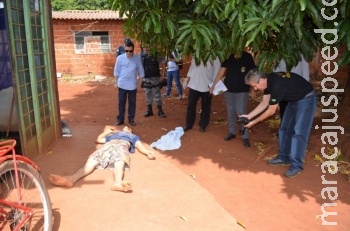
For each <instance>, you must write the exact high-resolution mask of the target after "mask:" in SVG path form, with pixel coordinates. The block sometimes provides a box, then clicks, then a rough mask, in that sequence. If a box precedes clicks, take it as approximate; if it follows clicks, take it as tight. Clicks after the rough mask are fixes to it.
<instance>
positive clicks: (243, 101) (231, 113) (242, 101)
mask: <svg viewBox="0 0 350 231" xmlns="http://www.w3.org/2000/svg"><path fill="white" fill-rule="evenodd" d="M224 96H225V101H226V108H227V119H228V131H229V133H232V134H236V120H237V116H240V115H245V114H247V103H248V98H249V93H248V92H239V93H233V92H228V91H225V92H224ZM248 137H249V129H245V131H244V134H243V136H242V138H243V139H245V138H247V139H248Z"/></svg>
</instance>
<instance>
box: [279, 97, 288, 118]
mask: <svg viewBox="0 0 350 231" xmlns="http://www.w3.org/2000/svg"><path fill="white" fill-rule="evenodd" d="M287 105H288V102H286V101H281V102H280V103H279V107H280V119H281V123H282V119H283V115H284V112H285V111H286V108H287Z"/></svg>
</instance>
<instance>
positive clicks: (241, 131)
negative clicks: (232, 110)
mask: <svg viewBox="0 0 350 231" xmlns="http://www.w3.org/2000/svg"><path fill="white" fill-rule="evenodd" d="M237 122H238V123H239V126H240V127H239V134H240V135H241V136H242V135H243V134H244V132H245V130H246V129H247V128H246V127H244V126H245V125H247V124H249V122H250V121H249V119H248V118H247V117H239V118H238V121H237Z"/></svg>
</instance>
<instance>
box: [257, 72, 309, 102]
mask: <svg viewBox="0 0 350 231" xmlns="http://www.w3.org/2000/svg"><path fill="white" fill-rule="evenodd" d="M313 90H314V88H313V86H312V84H311V83H310V82H308V81H307V80H305V79H304V78H303V77H301V76H300V75H298V74H295V73H292V72H276V73H271V74H269V75H268V76H267V88H266V89H265V90H264V94H265V95H268V94H270V95H271V98H270V102H269V104H270V105H275V104H278V103H279V102H281V101H286V102H295V101H298V100H301V99H302V98H304V97H305V96H306V95H307V94H309V93H310V92H312V91H313Z"/></svg>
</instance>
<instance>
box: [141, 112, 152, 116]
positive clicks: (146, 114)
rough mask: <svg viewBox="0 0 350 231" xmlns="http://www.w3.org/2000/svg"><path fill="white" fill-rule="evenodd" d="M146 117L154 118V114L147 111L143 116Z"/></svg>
mask: <svg viewBox="0 0 350 231" xmlns="http://www.w3.org/2000/svg"><path fill="white" fill-rule="evenodd" d="M143 116H144V117H149V116H153V112H152V111H146V113H145V114H143Z"/></svg>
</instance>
